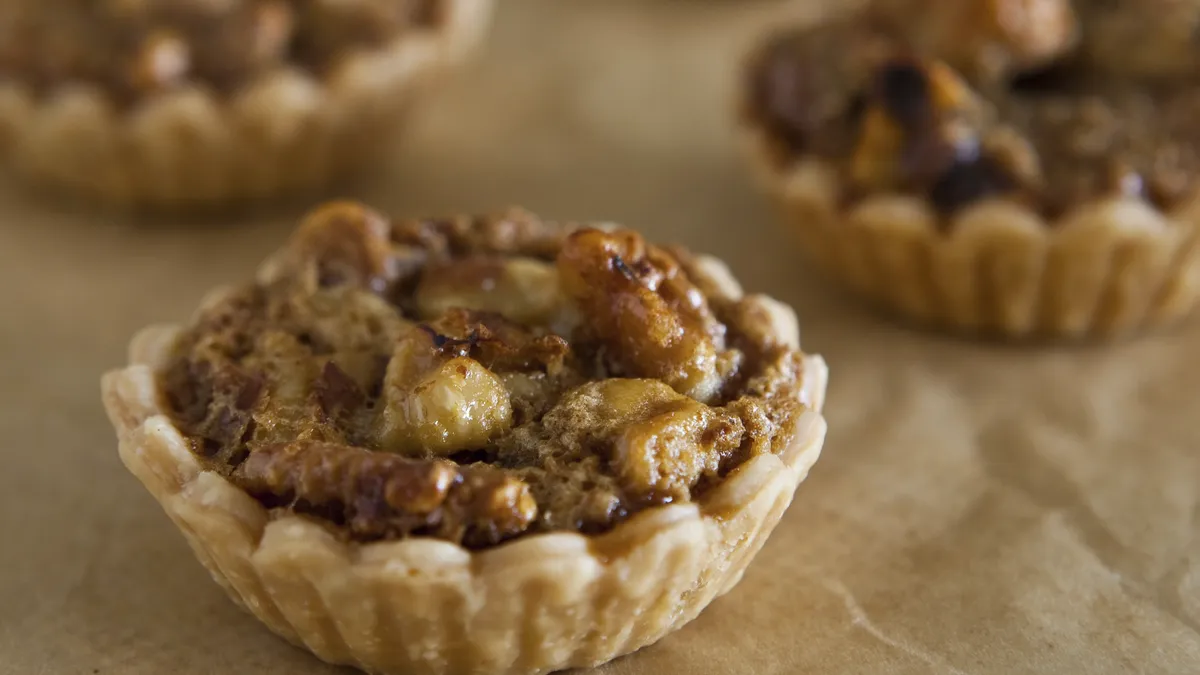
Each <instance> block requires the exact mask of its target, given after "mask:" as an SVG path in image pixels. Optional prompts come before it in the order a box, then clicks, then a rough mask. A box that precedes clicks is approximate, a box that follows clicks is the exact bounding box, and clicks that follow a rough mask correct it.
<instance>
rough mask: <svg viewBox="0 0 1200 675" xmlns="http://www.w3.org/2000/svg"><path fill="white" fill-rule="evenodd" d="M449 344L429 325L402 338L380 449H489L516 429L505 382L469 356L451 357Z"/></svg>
mask: <svg viewBox="0 0 1200 675" xmlns="http://www.w3.org/2000/svg"><path fill="white" fill-rule="evenodd" d="M447 339H448V338H445V337H444V336H441V335H438V334H437V333H436V332H435V331H434V330H432V329H430V328H429V327H427V326H417V327H414V328H412V329H410V330H409V331H408V332H407V333H406V334H405V335H404V336H403V337H402V338H401V339H400V343H399V344H398V345H397V346H396V351H395V352H394V353H393V354H392V360H391V362H390V363H389V364H388V369H387V374H386V375H385V376H384V380H383V392H382V394H381V400H380V406H379V420H378V424H377V434H378V442H379V446H380V449H382V450H386V451H390V452H398V453H402V454H408V455H417V456H421V455H449V454H452V453H455V452H458V451H460V450H469V449H473V448H480V447H483V446H485V445H486V444H487V443H488V441H490V440H491V439H492V438H494V437H495V436H496V435H498V434H500V433H501V432H503V431H505V430H507V429H509V428H510V427H511V426H512V404H511V403H510V401H509V395H508V390H507V389H506V388H505V386H504V383H503V382H501V381H500V378H498V377H497V376H496V374H495V373H493V372H492V371H490V370H488V369H487V368H485V367H484V366H483V364H481V363H480V362H479V361H476V360H475V359H473V358H471V357H469V356H450V355H447V354H446V353H445V352H444V351H443V350H442V347H443V346H445V344H446V343H445V341H446V340H447Z"/></svg>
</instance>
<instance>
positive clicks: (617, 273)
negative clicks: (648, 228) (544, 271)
mask: <svg viewBox="0 0 1200 675" xmlns="http://www.w3.org/2000/svg"><path fill="white" fill-rule="evenodd" d="M558 270H559V274H560V275H561V277H562V281H563V288H564V290H565V291H566V293H567V295H568V296H569V297H570V298H571V299H572V300H573V301H574V302H575V303H576V304H577V305H578V307H579V309H580V311H581V313H582V314H583V315H584V316H585V317H586V318H587V323H588V326H589V327H590V329H591V330H594V331H595V332H596V335H597V337H598V338H599V339H600V340H601V341H602V342H603V343H605V345H606V346H608V347H609V348H610V349H611V352H612V353H611V355H612V357H613V358H614V359H615V361H616V365H618V366H619V367H620V368H621V370H622V371H623V372H622V374H624V375H630V376H637V377H654V378H658V379H662V380H663V381H664V382H666V383H668V384H669V385H670V386H672V387H674V388H675V389H676V390H677V391H679V392H680V393H682V394H685V395H688V396H691V397H693V398H695V399H697V400H701V401H704V400H708V399H710V398H712V397H713V396H714V395H715V394H716V393H717V390H718V389H719V388H720V386H721V384H722V378H721V376H720V374H719V373H718V372H717V351H718V348H719V347H723V344H718V340H717V339H716V338H718V337H721V334H720V333H719V332H718V330H717V329H720V330H723V327H721V326H720V325H719V324H718V323H717V321H716V320H715V318H714V317H713V316H712V312H711V310H710V309H709V307H708V303H707V301H706V300H705V298H704V296H703V294H701V293H700V292H699V290H698V289H697V288H696V287H695V286H694V285H692V283H691V282H690V281H688V279H687V277H686V275H684V274H683V273H682V271H681V270H680V268H679V265H678V264H677V263H676V262H675V261H674V259H672V258H671V257H670V256H669V255H667V254H666V253H665V252H664V251H662V250H660V249H658V248H655V247H653V246H647V245H646V243H645V242H644V241H643V240H642V238H641V236H640V235H638V234H637V233H635V232H631V231H628V230H621V231H616V232H612V233H607V232H602V231H600V230H593V229H588V230H580V231H577V232H575V233H573V234H572V235H571V236H570V237H568V238H567V241H566V243H565V244H564V245H563V248H562V252H561V253H560V254H559V256H558Z"/></svg>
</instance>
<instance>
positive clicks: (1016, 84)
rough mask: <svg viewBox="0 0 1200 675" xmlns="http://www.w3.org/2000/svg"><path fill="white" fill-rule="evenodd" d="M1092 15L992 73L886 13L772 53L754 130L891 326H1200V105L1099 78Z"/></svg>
mask: <svg viewBox="0 0 1200 675" xmlns="http://www.w3.org/2000/svg"><path fill="white" fill-rule="evenodd" d="M895 2H896V3H899V4H903V0H895ZM908 4H912V3H911V2H909V3H908ZM935 4H936V3H935ZM1040 4H1041V3H1038V2H1032V1H1022V2H1011V3H1003V2H999V3H997V2H993V1H992V0H986V1H985V0H972V1H971V2H968V3H964V4H963V8H960V11H962V12H963V13H964V15H966V13H968V12H967V6H968V5H969V6H970V8H971V9H972V11H979V10H978V7H979V6H984V5H986V6H989V7H993V8H995V7H996V6H999V5H1007V6H1008V9H1010V10H1014V12H1015V13H1016V14H1019V12H1016V11H1015V9H1019V8H1021V7H1025V8H1026V9H1029V8H1034V7H1037V6H1039V5H1040ZM1051 4H1053V3H1051ZM1087 4H1088V3H1074V6H1075V9H1076V11H1077V13H1078V14H1079V17H1078V19H1077V21H1078V25H1077V26H1076V28H1075V29H1072V30H1063V31H1059V34H1060V35H1061V36H1063V38H1062V40H1061V41H1060V42H1059V43H1058V46H1057V47H1055V48H1050V47H1046V48H1045V49H1043V50H1041V51H1037V52H1036V53H1035V51H1034V50H1030V49H1019V48H1018V47H1021V45H1026V44H1027V42H1021V41H1020V40H1014V41H1012V42H1011V44H1009V47H1008V52H1007V53H1008V58H1006V59H1004V60H1002V63H1003V65H1002V66H1000V65H997V66H993V67H988V68H971V67H970V66H969V65H962V64H969V62H970V59H969V58H966V57H964V56H963V53H964V50H961V49H956V48H955V45H956V43H955V42H954V41H953V40H952V39H950V38H949V37H947V35H949V33H946V34H941V33H938V34H937V35H938V36H939V37H938V39H934V38H932V37H923V38H921V39H913V38H911V37H908V36H907V35H905V34H904V32H901V31H897V30H895V29H894V27H892V26H890V25H888V24H887V23H886V22H880V21H877V20H875V18H874V17H872V16H871V15H855V16H850V17H842V18H839V19H838V20H836V21H832V22H829V23H826V24H823V25H816V26H809V27H805V28H800V29H795V30H791V31H788V32H785V33H780V34H778V35H776V36H774V37H772V38H771V39H769V40H767V41H766V42H765V43H764V44H763V46H762V47H761V48H760V49H758V50H757V51H756V52H755V53H754V54H753V55H752V58H751V59H750V63H749V66H748V69H747V74H746V80H745V87H744V93H743V96H742V125H743V127H744V128H745V130H746V131H747V132H748V133H747V136H748V138H749V140H750V147H751V149H752V152H753V153H754V155H755V158H756V165H757V166H758V168H759V170H760V171H759V173H760V176H761V177H762V178H763V179H764V183H765V185H766V186H767V189H768V191H770V192H771V193H772V194H773V195H774V196H775V197H776V199H777V201H778V202H779V203H780V204H781V206H782V207H783V210H784V212H785V215H786V218H787V219H788V220H789V222H791V223H792V224H793V226H794V229H795V230H796V231H797V232H798V233H799V234H800V235H801V237H800V238H801V244H802V246H803V248H804V249H805V250H806V251H807V253H808V254H809V256H810V257H811V258H813V259H814V260H815V261H816V262H817V263H818V264H819V265H821V266H823V267H825V268H826V269H827V270H828V271H829V272H830V273H831V274H832V275H833V276H836V277H838V278H840V279H841V280H842V281H844V282H846V283H847V284H849V285H850V286H852V287H854V288H855V289H857V290H858V291H859V292H860V293H861V294H863V295H865V296H867V297H869V298H870V299H872V300H875V301H877V302H878V303H879V304H882V305H884V306H886V307H888V308H890V309H891V310H894V311H896V312H898V313H901V314H904V315H907V316H908V317H911V318H913V319H917V320H919V321H921V322H923V323H926V324H931V325H937V326H942V327H947V328H953V329H959V330H965V331H969V332H986V333H993V334H1000V335H1006V336H1010V337H1024V336H1028V337H1082V336H1101V335H1112V334H1117V333H1123V332H1127V331H1130V330H1133V329H1136V328H1139V327H1144V326H1148V325H1153V324H1161V323H1166V322H1169V321H1172V320H1176V319H1178V318H1180V317H1182V316H1183V315H1185V314H1187V313H1188V312H1190V310H1191V309H1192V307H1193V306H1194V305H1195V302H1196V297H1197V293H1198V292H1200V277H1198V275H1200V260H1198V259H1197V248H1196V236H1195V235H1196V227H1197V224H1198V223H1200V202H1198V200H1197V197H1198V192H1197V177H1198V176H1200V135H1198V134H1197V130H1196V124H1195V120H1196V119H1197V117H1198V116H1200V89H1196V88H1195V87H1193V86H1191V84H1190V83H1189V82H1187V81H1183V80H1178V79H1170V78H1166V79H1164V78H1162V77H1149V76H1142V75H1140V74H1139V75H1133V74H1128V73H1126V74H1121V73H1118V72H1117V71H1115V70H1110V69H1107V68H1103V67H1101V66H1100V65H1099V64H1097V63H1095V62H1093V61H1092V60H1089V57H1088V56H1087V53H1088V52H1087V49H1088V48H1089V47H1087V45H1090V44H1091V42H1090V41H1091V40H1093V39H1095V38H1094V37H1089V36H1090V35H1091V34H1090V33H1089V32H1088V31H1089V28H1090V27H1092V26H1093V25H1095V21H1094V20H1093V19H1091V18H1090V17H1091V14H1089V13H1088V12H1084V11H1083V6H1085V5H1087ZM1014 8H1015V9H1014ZM1029 11H1030V12H1032V11H1033V9H1029ZM1089 11H1090V10H1089ZM982 16H987V14H986V13H984V14H982ZM1011 19H1013V16H1012V15H1006V20H1011ZM907 21H908V22H909V23H910V24H913V25H910V26H909V27H908V29H909V30H908V31H907V32H908V33H914V34H918V33H920V30H918V29H920V28H923V24H924V23H928V22H929V21H926V20H925V19H923V18H921V15H919V14H914V15H910V16H909V17H908V19H907ZM988 25H991V24H988ZM1009 25H1021V24H1020V22H1015V23H1013V22H1010V24H1009ZM1030 25H1033V24H1030ZM1037 25H1042V24H1037ZM960 26H961V31H962V33H963V35H974V34H975V33H976V32H978V31H976V30H975V28H974V27H973V25H972V24H971V23H970V22H968V21H965V20H964V21H963V22H962V23H961V24H960ZM981 30H982V29H981ZM985 32H986V31H985ZM1073 32H1077V33H1078V35H1079V37H1078V38H1077V39H1075V38H1071V39H1068V38H1067V37H1065V36H1068V35H1071V34H1073ZM1044 43H1045V44H1046V45H1050V44H1051V43H1054V40H1051V39H1046V40H1045V41H1044ZM929 45H933V46H935V47H937V48H939V49H943V50H946V52H947V53H946V54H945V58H943V55H942V54H937V53H931V49H932V48H931V47H930V46H929ZM965 51H966V52H970V50H965ZM998 51H999V52H1004V50H1003V49H999V50H998ZM1022 54H1023V55H1025V58H1024V60H1023V59H1022V58H1018V56H1019V55H1022ZM976 55H977V54H976ZM953 64H960V65H961V67H962V68H964V69H966V70H957V69H956V68H955V67H954V65H953ZM981 72H982V73H984V74H980V73H981Z"/></svg>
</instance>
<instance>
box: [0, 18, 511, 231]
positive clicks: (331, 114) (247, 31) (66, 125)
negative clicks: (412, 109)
mask: <svg viewBox="0 0 1200 675" xmlns="http://www.w3.org/2000/svg"><path fill="white" fill-rule="evenodd" d="M490 2H491V0H91V1H87V2H83V1H80V0H7V1H6V2H5V3H3V4H0V160H3V162H4V163H5V164H8V165H10V167H11V168H12V169H15V171H16V173H17V174H18V175H21V176H23V177H25V178H28V179H31V182H33V183H34V184H35V185H40V186H43V187H51V188H56V189H57V190H58V191H59V192H62V193H65V194H73V195H79V196H83V197H85V198H89V199H92V200H96V201H99V202H103V203H108V204H112V205H120V206H125V207H148V208H180V207H195V206H199V205H205V206H208V205H214V204H216V205H222V204H228V203H229V202H232V201H238V200H244V199H251V198H262V197H270V196H275V195H279V194H283V193H288V192H293V191H297V190H301V189H311V188H320V187H323V186H325V185H327V184H328V183H330V182H331V181H333V180H336V179H338V178H340V177H343V176H345V175H346V174H348V173H349V172H352V171H355V170H358V169H361V168H363V167H366V166H369V165H370V163H371V162H373V161H375V160H377V159H378V158H379V156H380V155H381V153H380V152H379V150H380V149H382V148H386V147H388V142H387V141H388V140H389V139H390V138H391V137H392V134H393V132H394V131H395V128H396V121H397V117H398V116H400V115H401V114H402V113H403V112H404V110H405V109H406V108H407V107H408V106H409V104H410V103H411V102H412V101H413V100H414V99H415V98H417V97H419V95H420V92H421V90H422V89H424V88H426V87H425V85H426V84H428V83H429V82H430V81H431V80H433V79H435V78H436V76H437V74H438V73H439V72H440V71H442V70H443V68H444V67H445V66H448V65H450V64H451V63H453V62H454V61H455V60H456V59H458V58H459V57H460V56H462V55H463V54H464V53H465V52H466V51H467V50H468V49H469V48H470V47H471V46H473V45H474V44H475V43H477V42H478V40H479V39H480V37H481V35H482V32H483V30H484V28H485V25H486V21H487V17H488V14H489V11H490V6H491V5H490Z"/></svg>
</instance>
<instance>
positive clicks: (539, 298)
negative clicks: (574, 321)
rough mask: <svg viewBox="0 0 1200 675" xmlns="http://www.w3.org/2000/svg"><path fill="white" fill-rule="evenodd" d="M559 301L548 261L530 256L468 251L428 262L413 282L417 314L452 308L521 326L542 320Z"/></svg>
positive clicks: (546, 320)
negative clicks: (417, 282) (465, 254)
mask: <svg viewBox="0 0 1200 675" xmlns="http://www.w3.org/2000/svg"><path fill="white" fill-rule="evenodd" d="M562 304H563V297H562V293H561V292H560V290H559V284H558V272H557V271H556V270H555V269H554V266H553V265H551V264H549V263H545V262H542V261H540V260H534V259H532V258H520V257H517V258H500V257H497V256H472V257H468V258H462V259H459V260H454V261H451V262H446V263H443V264H440V265H433V266H430V267H429V268H428V269H427V270H426V271H425V273H424V274H423V275H422V276H421V282H420V285H418V286H417V308H418V311H419V312H420V313H421V316H423V317H427V318H432V317H438V316H441V315H442V314H444V313H445V312H447V311H448V310H450V309H454V308H465V309H473V310H479V311H484V312H495V313H497V314H501V315H503V316H504V317H505V318H507V319H511V320H512V321H516V322H517V323H522V324H527V325H547V324H548V323H550V321H551V320H552V319H553V318H554V317H555V316H557V315H558V313H559V312H560V311H561V308H562Z"/></svg>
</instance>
